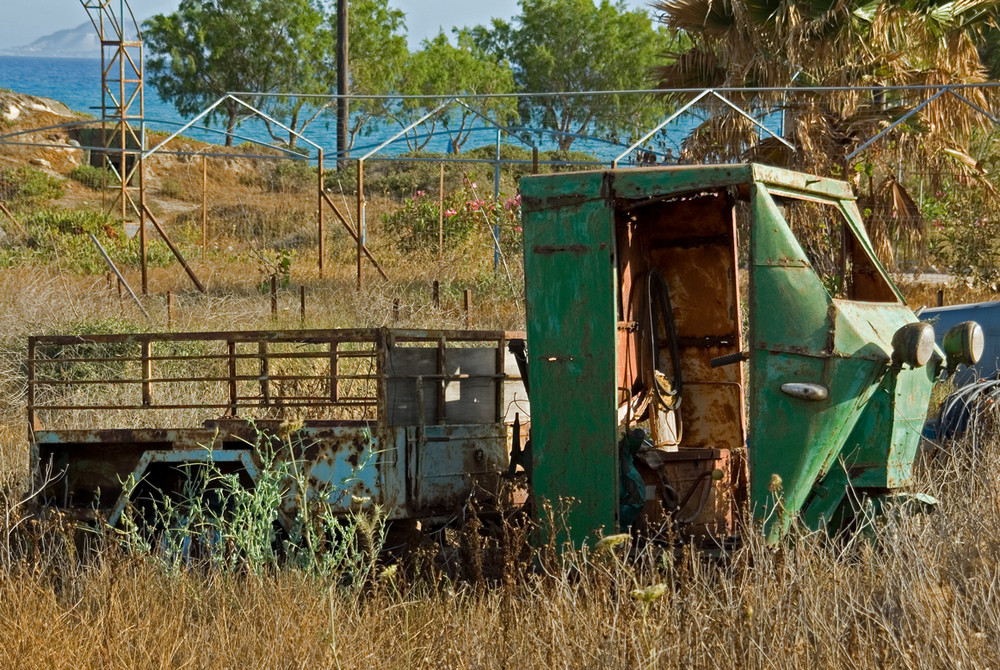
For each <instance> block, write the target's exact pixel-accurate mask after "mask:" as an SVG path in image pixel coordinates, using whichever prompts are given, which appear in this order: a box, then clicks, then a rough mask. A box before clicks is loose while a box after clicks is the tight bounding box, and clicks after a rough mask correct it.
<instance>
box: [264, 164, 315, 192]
mask: <svg viewBox="0 0 1000 670" xmlns="http://www.w3.org/2000/svg"><path fill="white" fill-rule="evenodd" d="M316 184H317V176H316V170H315V169H314V168H312V167H310V165H309V163H307V162H306V161H298V160H294V161H293V160H286V161H278V162H277V163H275V164H274V167H273V168H272V169H271V170H270V171H269V172H268V173H267V179H266V181H265V183H264V187H265V188H266V189H267V190H269V191H272V192H274V193H302V192H304V191H309V190H312V189H315V188H316V187H317V186H316Z"/></svg>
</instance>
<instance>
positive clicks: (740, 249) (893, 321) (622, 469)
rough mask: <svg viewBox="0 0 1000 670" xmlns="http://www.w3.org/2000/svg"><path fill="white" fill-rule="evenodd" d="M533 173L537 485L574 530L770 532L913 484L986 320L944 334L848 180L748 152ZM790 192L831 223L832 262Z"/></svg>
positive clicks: (820, 522)
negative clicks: (889, 267)
mask: <svg viewBox="0 0 1000 670" xmlns="http://www.w3.org/2000/svg"><path fill="white" fill-rule="evenodd" d="M521 189H522V198H523V201H522V203H523V217H524V224H523V227H524V262H525V284H526V309H527V342H528V354H527V363H528V365H527V368H528V379H529V382H530V384H529V388H530V393H531V400H532V409H533V412H532V417H531V428H530V430H531V445H532V446H531V474H532V492H533V496H534V501H535V504H536V506H538V508H539V509H540V508H542V507H545V506H546V505H549V506H551V507H553V508H560V509H561V515H562V516H560V518H562V519H563V523H564V524H565V529H566V531H567V532H568V539H570V540H572V541H573V542H574V543H575V544H580V543H582V542H585V541H587V540H588V538H593V537H594V533H595V532H598V533H604V534H607V533H611V532H616V531H617V530H625V529H626V528H627V527H634V526H636V524H638V525H640V526H646V527H647V528H652V527H654V526H655V525H656V524H657V523H658V522H662V521H667V520H672V521H673V522H674V523H675V525H679V526H680V527H682V529H683V532H685V533H690V534H696V535H697V534H701V535H710V536H714V537H722V536H725V535H727V534H730V533H734V532H736V531H737V527H736V526H737V520H738V519H739V518H741V512H748V513H749V514H750V515H752V518H753V519H755V520H757V521H758V522H759V523H761V524H762V525H763V527H764V531H765V533H766V534H767V536H768V538H769V539H771V540H772V541H773V540H775V539H777V538H779V537H781V536H782V535H783V534H784V533H786V532H787V531H788V529H789V527H790V525H791V524H792V523H793V519H796V518H798V519H800V520H801V522H803V523H804V524H806V525H807V526H808V527H813V528H818V527H822V526H838V527H839V526H841V525H843V524H846V523H849V522H850V520H851V519H852V518H853V517H854V515H855V514H856V512H857V510H858V509H859V507H860V505H861V503H862V501H866V500H867V501H876V502H878V501H881V500H884V499H885V497H886V496H892V495H895V494H896V493H897V492H899V491H900V490H901V489H905V487H907V486H908V485H910V484H911V474H912V466H913V461H914V458H915V455H916V453H917V449H918V446H919V443H920V439H921V435H920V433H921V428H922V425H923V422H924V419H925V415H926V410H927V406H928V402H929V398H930V394H931V389H932V386H933V385H934V383H935V381H936V380H937V379H938V378H939V377H940V376H941V375H942V374H946V373H947V372H948V370H950V369H953V368H954V366H955V365H957V364H958V363H960V362H965V360H966V359H970V358H973V357H976V356H977V353H976V352H977V350H978V351H981V348H982V332H981V330H979V329H978V326H976V325H975V324H971V323H970V324H962V325H961V327H956V331H955V333H949V337H950V339H949V340H948V341H949V342H950V343H951V344H950V345H946V348H947V351H942V349H940V348H938V347H937V346H936V345H935V344H934V334H933V331H932V329H931V326H929V325H928V324H922V323H920V322H919V321H918V319H917V318H916V316H914V313H913V312H912V311H911V310H910V308H909V307H907V305H906V302H905V300H904V299H903V297H902V295H901V294H900V292H899V289H898V288H897V287H896V286H895V285H894V283H893V282H892V280H891V278H890V277H889V275H888V273H887V272H886V270H885V268H884V267H883V266H882V265H881V263H880V262H879V261H878V259H877V258H876V256H875V254H874V252H873V249H872V245H871V242H870V240H869V239H868V236H867V235H866V233H865V229H864V226H863V223H862V219H861V214H860V212H859V210H858V207H857V204H856V201H855V196H854V194H853V192H852V190H851V188H850V186H849V185H848V184H846V183H844V182H841V181H836V180H832V179H826V178H821V177H816V176H812V175H807V174H801V173H796V172H791V171H787V170H783V169H777V168H772V167H768V166H764V165H757V164H745V165H705V166H678V167H664V168H644V169H628V170H608V171H593V172H577V173H563V174H552V175H541V176H532V177H527V178H525V179H524V180H522V183H521ZM792 209H794V210H795V212H796V217H797V218H796V219H795V220H796V222H798V225H805V226H809V225H814V224H815V225H819V224H820V223H821V222H822V224H823V225H824V226H826V227H827V229H829V230H831V231H834V232H835V233H836V235H833V236H831V239H833V240H834V243H833V244H831V248H832V251H833V254H832V255H833V256H835V257H836V264H837V271H836V272H834V273H831V274H832V280H831V278H829V277H828V278H827V279H826V280H824V278H823V277H822V276H821V274H820V273H819V272H817V269H816V267H815V266H814V265H815V264H814V262H813V260H812V259H811V258H810V254H809V253H807V250H806V248H805V247H804V245H803V244H802V243H801V242H800V240H799V239H798V238H797V237H796V235H795V234H794V233H793V230H792V228H791V227H790V225H789V222H788V219H789V216H786V214H787V213H788V212H790V211H791V210H792ZM810 217H811V218H810ZM946 339H947V338H946ZM637 428H640V429H642V431H643V432H641V433H637V432H636V429H637Z"/></svg>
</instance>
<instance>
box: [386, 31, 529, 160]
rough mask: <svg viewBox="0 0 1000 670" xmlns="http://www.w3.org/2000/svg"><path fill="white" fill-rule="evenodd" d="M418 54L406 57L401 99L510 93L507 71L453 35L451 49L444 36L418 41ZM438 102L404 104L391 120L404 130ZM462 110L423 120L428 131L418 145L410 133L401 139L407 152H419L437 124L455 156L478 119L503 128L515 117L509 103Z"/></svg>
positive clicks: (465, 37) (475, 102) (473, 103)
mask: <svg viewBox="0 0 1000 670" xmlns="http://www.w3.org/2000/svg"><path fill="white" fill-rule="evenodd" d="M421 47H422V48H421V49H420V51H417V52H416V53H413V54H411V55H410V58H409V59H408V60H407V62H406V67H405V69H404V75H403V77H402V82H401V92H402V93H404V94H406V95H448V94H455V95H460V94H497V93H513V91H514V77H513V74H512V73H511V70H510V68H509V67H508V66H507V65H506V64H504V63H498V62H497V61H496V60H494V59H493V58H492V57H490V56H489V55H488V54H486V53H485V52H484V51H483V50H482V49H480V48H479V47H478V46H477V45H476V44H475V42H474V41H473V40H472V38H471V37H470V35H469V34H468V33H466V32H464V31H459V32H458V35H457V45H453V44H451V42H449V41H448V37H447V36H446V35H445V34H444V32H440V33H438V35H437V36H436V37H434V38H433V39H430V40H424V41H423V44H422V45H421ZM441 102H442V100H441V99H439V98H427V99H419V98H417V99H408V100H405V101H404V102H403V104H402V106H401V108H400V110H399V111H398V112H396V114H395V115H394V117H395V118H396V120H397V122H398V123H399V124H400V125H403V126H405V125H408V124H409V123H410V122H411V121H412V120H413V119H415V118H417V117H418V116H419V115H423V114H425V113H427V112H428V111H431V110H433V109H434V108H436V107H438V106H439V105H440V104H441ZM463 102H464V103H465V104H464V105H453V106H452V107H451V108H449V109H446V110H443V111H442V112H441V113H440V114H438V115H436V116H433V117H431V118H430V119H428V121H427V123H428V124H429V126H430V132H429V133H427V135H426V136H425V137H424V139H422V140H419V139H418V135H417V133H416V131H415V132H414V134H413V135H412V137H411V136H407V142H408V143H409V145H410V148H411V149H413V150H415V151H419V150H420V149H422V148H423V147H424V146H426V145H427V143H428V142H429V141H430V139H431V134H433V132H434V130H435V129H436V128H437V125H438V124H439V123H440V124H441V125H442V126H443V127H444V129H445V131H446V132H447V133H448V136H449V137H450V139H451V147H452V151H454V152H455V153H458V152H459V151H461V148H462V146H463V145H464V144H465V143H466V141H467V140H468V139H469V135H470V133H471V132H472V126H473V124H474V122H475V120H476V118H477V117H478V116H480V115H481V116H483V117H486V118H489V119H492V120H494V121H496V122H498V123H501V124H508V123H510V122H511V121H512V120H513V119H515V118H516V117H517V108H516V105H515V103H514V99H513V98H470V99H467V100H464V101H463Z"/></svg>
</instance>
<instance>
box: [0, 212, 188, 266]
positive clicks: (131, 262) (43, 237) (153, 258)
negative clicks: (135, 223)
mask: <svg viewBox="0 0 1000 670" xmlns="http://www.w3.org/2000/svg"><path fill="white" fill-rule="evenodd" d="M22 224H23V226H24V229H25V231H26V232H27V234H28V237H27V240H26V242H25V244H24V245H20V246H11V247H6V248H4V249H0V267H13V266H15V265H18V264H20V263H26V262H33V261H37V262H43V263H57V264H59V266H60V267H61V268H62V269H63V270H68V271H70V272H78V273H84V274H103V273H104V272H106V271H107V265H106V264H105V262H104V259H103V258H101V255H100V252H99V251H98V250H97V247H95V246H94V243H93V241H91V239H90V237H89V235H90V234H93V235H94V236H95V237H96V238H97V239H98V241H99V242H100V243H101V245H102V246H103V247H104V249H105V250H106V251H107V252H108V255H109V256H110V257H111V259H112V260H113V261H114V262H115V264H116V265H118V266H123V265H125V266H131V267H135V266H138V265H139V264H140V263H141V250H140V247H139V239H138V236H135V237H133V238H131V239H129V237H128V236H127V235H126V234H125V231H124V229H123V227H122V224H121V222H120V221H118V220H116V219H112V218H111V217H110V216H108V215H107V214H105V213H103V212H100V211H94V210H37V211H34V212H32V213H31V214H30V215H29V216H28V217H27V218H25V219H24V220H23V221H22ZM146 259H147V261H148V263H149V264H150V265H151V266H154V267H165V266H166V265H168V264H169V263H171V262H172V261H173V254H171V252H170V249H169V247H167V245H166V244H164V243H163V242H160V241H158V240H154V239H148V240H147V243H146Z"/></svg>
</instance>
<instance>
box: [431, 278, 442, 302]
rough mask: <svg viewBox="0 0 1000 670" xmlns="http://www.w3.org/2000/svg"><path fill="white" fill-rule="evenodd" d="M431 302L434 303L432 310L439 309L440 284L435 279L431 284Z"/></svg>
mask: <svg viewBox="0 0 1000 670" xmlns="http://www.w3.org/2000/svg"><path fill="white" fill-rule="evenodd" d="M431 300H432V301H433V302H434V309H441V284H440V282H438V280H437V279H435V280H434V283H433V284H431Z"/></svg>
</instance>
